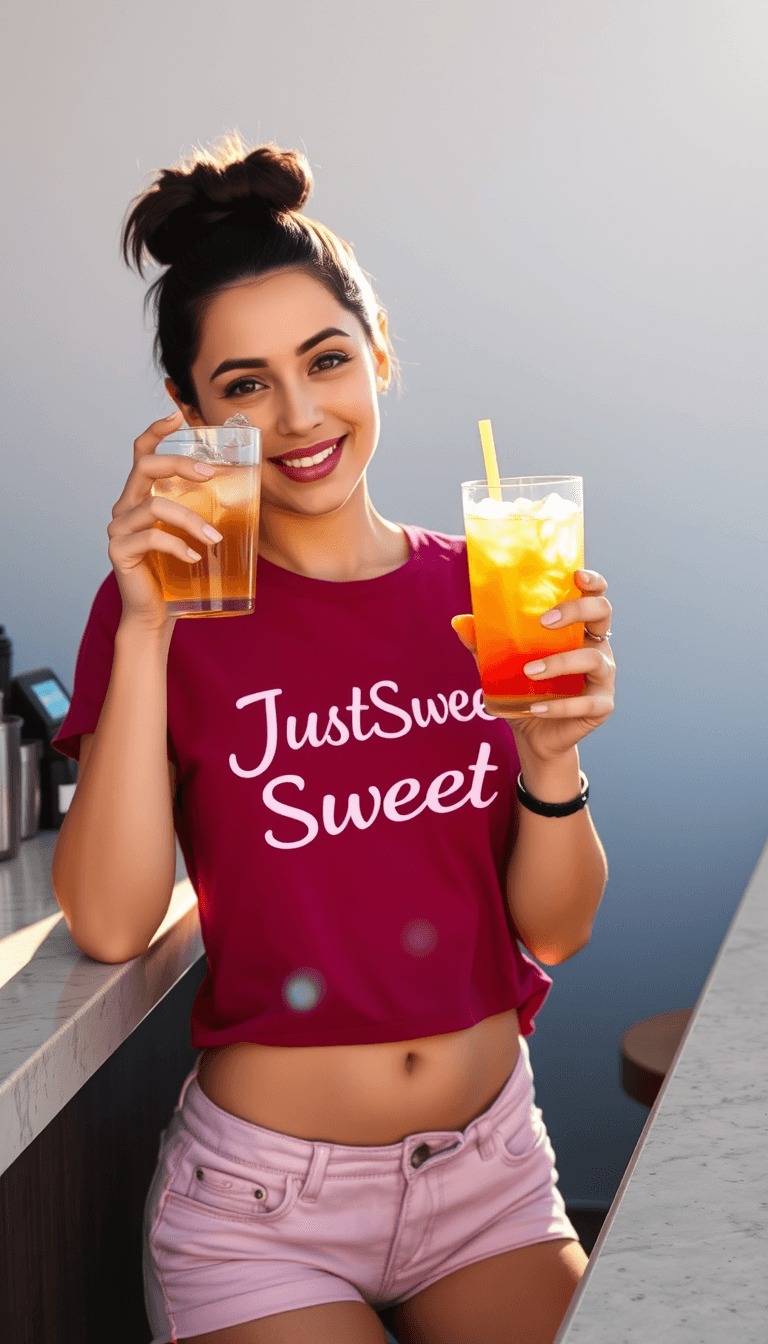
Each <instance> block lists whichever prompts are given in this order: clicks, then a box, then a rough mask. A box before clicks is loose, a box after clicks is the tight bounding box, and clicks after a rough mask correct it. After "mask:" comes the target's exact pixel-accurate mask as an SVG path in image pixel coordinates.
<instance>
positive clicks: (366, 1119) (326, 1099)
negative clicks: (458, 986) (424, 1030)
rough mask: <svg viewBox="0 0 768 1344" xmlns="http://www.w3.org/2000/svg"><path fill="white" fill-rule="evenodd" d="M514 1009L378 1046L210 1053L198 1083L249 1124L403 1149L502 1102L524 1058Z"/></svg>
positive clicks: (241, 1046) (241, 1047)
mask: <svg viewBox="0 0 768 1344" xmlns="http://www.w3.org/2000/svg"><path fill="white" fill-rule="evenodd" d="M519 1053H520V1037H519V1025H518V1019H517V1013H516V1011H515V1009H514V1008H512V1009H510V1010H509V1011H508V1012H505V1013H498V1014H496V1015H495V1016H494V1017H488V1018H485V1020H484V1021H482V1022H478V1023H476V1024H475V1026H473V1027H469V1028H467V1030H465V1031H454V1032H449V1033H448V1034H447V1035H444V1036H426V1037H422V1038H421V1039H419V1040H412V1041H385V1042H383V1043H377V1044H375V1045H312V1046H288V1047H286V1046H272V1045H255V1044H253V1043H251V1042H239V1043H238V1044H236V1045H226V1046H220V1047H217V1048H216V1049H210V1050H204V1051H203V1053H202V1056H201V1058H200V1062H199V1066H198V1073H197V1078H198V1082H199V1084H200V1087H201V1088H202V1090H203V1092H204V1093H205V1095H206V1096H207V1097H209V1098H210V1100H211V1101H213V1102H214V1103H215V1104H216V1105H217V1106H220V1107H221V1108H222V1110H225V1111H229V1112H230V1114H231V1115H236V1116H239V1117H240V1118H241V1119H242V1120H248V1121H250V1122H251V1124H255V1125H261V1126H262V1127H263V1128H265V1129H272V1130H276V1131H277V1132H278V1133H281V1134H292V1135H294V1136H295V1137H296V1138H300V1139H309V1140H314V1141H317V1142H321V1141H322V1142H325V1143H343V1144H361V1145H368V1146H373V1145H380V1144H387V1143H399V1142H401V1140H402V1139H404V1138H406V1136H407V1135H409V1134H418V1133H421V1132H422V1131H426V1130H434V1129H459V1130H460V1129H464V1128H466V1126H467V1125H468V1124H469V1123H470V1121H471V1120H474V1119H475V1118H476V1117H477V1116H478V1115H482V1113H483V1111H485V1110H487V1109H488V1107H489V1106H490V1105H491V1104H492V1102H493V1101H495V1099H496V1097H497V1096H498V1095H499V1093H500V1092H501V1091H502V1089H503V1087H504V1084H505V1083H506V1081H507V1079H508V1078H509V1076H510V1074H511V1073H512V1070H513V1069H514V1067H515V1064H516V1062H517V1057H518V1055H519Z"/></svg>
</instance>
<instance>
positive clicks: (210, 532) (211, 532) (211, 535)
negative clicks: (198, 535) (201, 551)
mask: <svg viewBox="0 0 768 1344" xmlns="http://www.w3.org/2000/svg"><path fill="white" fill-rule="evenodd" d="M203 532H204V533H205V535H206V537H207V538H208V540H209V541H223V540H224V538H223V536H222V535H221V533H220V532H217V531H216V528H215V527H209V526H208V524H207V523H206V524H205V527H204V528H203Z"/></svg>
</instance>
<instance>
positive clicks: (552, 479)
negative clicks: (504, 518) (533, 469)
mask: <svg viewBox="0 0 768 1344" xmlns="http://www.w3.org/2000/svg"><path fill="white" fill-rule="evenodd" d="M574 481H579V482H580V483H581V484H582V485H583V484H584V477H583V476H500V477H499V485H500V486H504V485H512V486H523V485H528V486H530V485H566V484H570V483H572V482H574ZM473 486H478V487H481V486H482V487H483V488H485V489H486V490H492V489H493V488H494V487H493V486H492V485H489V484H488V482H487V480H482V481H462V482H461V488H462V490H470V489H471V488H472V487H473Z"/></svg>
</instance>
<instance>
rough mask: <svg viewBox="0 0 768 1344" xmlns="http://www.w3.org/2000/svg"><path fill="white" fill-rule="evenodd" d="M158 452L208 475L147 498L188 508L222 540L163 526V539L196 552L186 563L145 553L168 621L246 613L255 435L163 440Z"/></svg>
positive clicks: (250, 593)
mask: <svg viewBox="0 0 768 1344" xmlns="http://www.w3.org/2000/svg"><path fill="white" fill-rule="evenodd" d="M157 453H158V454H160V453H179V454H184V455H185V456H188V457H191V458H193V459H195V460H196V461H202V462H205V463H207V464H208V465H209V466H210V467H212V468H213V473H214V474H213V475H212V476H211V477H210V478H205V477H202V476H201V478H200V481H199V483H198V482H197V481H188V480H186V478H184V477H182V476H167V477H164V478H163V479H162V480H158V481H155V483H154V485H153V486H152V494H153V495H156V496H162V497H163V498H164V499H172V500H175V501H177V502H178V503H180V504H184V505H186V507H187V508H189V509H193V510H194V512H195V513H197V514H199V515H200V517H201V518H203V519H204V520H205V522H206V523H210V524H211V526H212V527H215V528H216V530H217V531H218V532H220V533H221V534H222V540H221V541H219V542H216V543H215V544H214V543H211V544H206V543H204V542H201V540H200V538H198V537H195V536H192V535H191V534H190V533H189V532H185V531H184V530H183V529H181V528H178V527H172V526H171V525H170V524H168V523H164V522H157V523H156V524H155V526H156V527H159V528H161V529H162V531H164V532H169V533H171V535H172V536H175V537H180V538H181V539H182V541H184V542H185V543H186V544H187V545H188V546H191V548H192V549H193V550H195V551H198V552H200V553H201V556H202V559H201V560H199V561H197V562H194V561H192V562H189V561H185V560H180V559H177V557H176V556H175V555H169V554H167V553H166V552H165V551H151V552H149V554H148V556H147V560H148V562H149V565H150V568H151V570H152V572H153V573H154V575H155V577H156V578H157V580H158V582H159V584H160V587H161V589H162V592H163V598H164V600H165V605H166V610H167V611H168V614H169V615H170V616H240V615H244V614H246V613H248V612H249V611H253V607H254V600H255V596H256V554H257V545H258V525H259V487H260V435H259V431H258V430H257V429H252V428H251V429H242V428H240V427H238V428H236V429H232V428H227V427H223V428H222V427H215V428H214V427H208V426H206V427H205V428H204V429H195V430H191V429H183V430H179V431H178V433H176V434H169V435H168V436H167V438H165V439H164V440H163V442H162V444H161V445H160V447H159V448H158V449H157Z"/></svg>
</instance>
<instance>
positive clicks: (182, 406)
mask: <svg viewBox="0 0 768 1344" xmlns="http://www.w3.org/2000/svg"><path fill="white" fill-rule="evenodd" d="M165 390H166V392H167V393H168V396H169V397H170V398H171V401H175V402H176V405H177V406H178V408H179V410H180V411H181V413H182V415H183V416H184V419H185V420H186V422H187V424H188V425H204V424H205V421H204V419H203V417H202V416H201V414H200V412H199V411H198V409H197V407H196V406H188V405H187V404H186V402H183V401H182V400H181V397H180V396H179V393H178V389H177V387H176V385H175V383H172V382H171V380H170V378H166V380H165Z"/></svg>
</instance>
